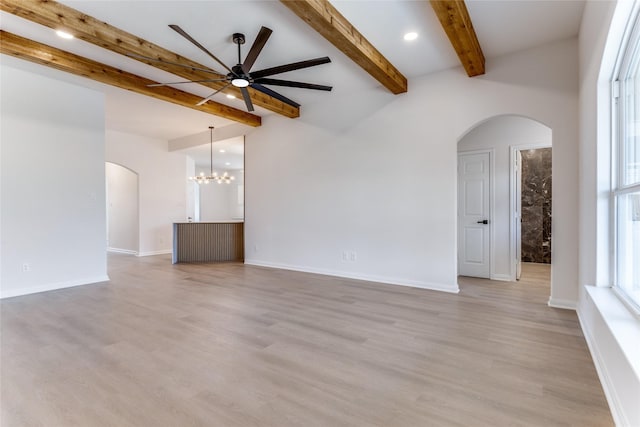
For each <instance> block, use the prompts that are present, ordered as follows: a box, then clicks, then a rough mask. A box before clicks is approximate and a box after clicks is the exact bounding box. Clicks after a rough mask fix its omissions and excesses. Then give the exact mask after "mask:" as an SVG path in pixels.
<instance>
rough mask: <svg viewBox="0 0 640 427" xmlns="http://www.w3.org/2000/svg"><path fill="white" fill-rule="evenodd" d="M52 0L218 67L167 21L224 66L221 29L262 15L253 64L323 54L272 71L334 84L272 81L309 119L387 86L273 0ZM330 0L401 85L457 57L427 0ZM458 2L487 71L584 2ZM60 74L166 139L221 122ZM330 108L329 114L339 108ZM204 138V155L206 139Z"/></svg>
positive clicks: (28, 30)
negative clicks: (313, 63) (261, 43)
mask: <svg viewBox="0 0 640 427" xmlns="http://www.w3.org/2000/svg"><path fill="white" fill-rule="evenodd" d="M61 3H64V4H66V5H69V6H71V7H73V8H75V9H78V10H80V11H82V12H84V13H87V14H89V15H91V16H93V17H95V18H97V19H100V20H102V21H105V22H108V23H109V24H111V25H114V26H116V27H119V28H121V29H123V30H125V31H128V32H130V33H133V34H135V35H138V36H140V37H142V38H144V39H147V40H150V41H152V42H154V43H156V44H158V45H160V46H162V47H164V48H167V49H169V50H171V51H174V52H177V53H179V54H181V55H183V56H185V57H188V58H190V59H193V60H195V61H196V62H199V63H201V64H203V65H207V66H210V67H211V68H213V69H216V70H218V71H221V67H220V66H219V65H218V64H216V63H215V62H214V61H213V60H211V59H210V58H209V57H208V56H206V55H205V54H204V53H203V52H201V51H200V50H198V49H197V48H196V47H194V46H193V45H192V44H190V43H189V42H188V41H186V40H185V39H184V38H182V37H181V36H179V35H178V34H177V33H175V32H174V31H173V30H171V29H170V28H168V26H167V25H168V24H178V25H180V26H181V27H182V28H183V29H184V30H185V31H187V32H188V33H190V34H191V35H192V36H193V37H194V38H196V39H197V40H198V41H200V42H201V43H202V44H203V45H204V46H206V47H207V48H208V49H209V50H210V51H211V52H213V53H214V54H215V55H216V56H217V57H219V58H220V59H222V60H223V61H225V62H226V63H227V64H228V65H229V66H231V65H234V64H235V63H236V62H237V53H236V47H235V45H234V44H233V43H232V41H231V34H232V33H234V32H242V33H244V34H245V35H246V38H247V43H246V44H245V45H244V46H243V56H244V54H246V52H247V51H248V49H249V47H250V46H251V43H253V40H254V38H255V36H256V35H257V33H258V31H259V29H260V27H261V26H263V25H264V26H267V27H269V28H271V29H272V30H273V34H272V36H271V37H270V39H269V41H268V43H267V44H266V46H265V48H264V49H263V51H262V53H261V55H260V56H259V57H258V60H257V61H256V63H255V65H254V68H253V70H259V69H261V68H267V67H272V66H275V65H281V64H286V63H290V62H296V61H300V60H304V59H311V58H315V57H321V56H329V57H330V58H331V60H332V62H331V63H330V64H325V65H320V66H317V67H314V68H309V69H305V70H298V71H293V72H290V73H286V74H279V75H277V76H274V77H276V78H286V79H291V80H299V81H304V82H311V83H318V84H326V85H332V86H333V87H334V89H333V91H332V92H330V93H328V92H320V91H312V90H305V89H295V88H278V87H273V89H275V90H276V91H278V92H281V93H282V94H283V95H285V96H287V97H290V98H291V99H293V100H295V101H297V102H299V103H300V104H302V107H301V118H300V119H297V120H311V121H312V120H313V117H310V116H313V115H317V117H318V120H320V117H322V120H331V117H328V116H327V114H328V113H327V112H326V110H327V108H324V105H328V104H331V101H332V100H334V101H336V100H341V101H342V100H344V99H349V98H353V97H355V95H354V94H362V93H365V92H369V93H380V95H376V96H392V95H388V92H387V91H386V90H385V89H383V88H381V86H380V84H379V83H378V82H377V81H376V80H374V79H373V78H372V77H370V76H369V75H368V74H367V73H366V72H364V71H363V70H362V69H360V68H359V67H358V66H357V65H355V64H354V63H353V62H352V61H351V60H350V59H348V58H347V57H346V56H345V55H344V54H343V53H342V52H340V51H338V50H337V49H336V48H335V47H334V46H333V45H331V44H330V43H329V42H327V41H326V40H325V39H324V38H323V37H322V36H320V35H319V34H318V33H316V32H315V31H314V30H313V29H311V28H310V27H309V26H307V25H306V24H305V23H304V22H303V21H302V20H301V19H300V18H298V17H297V16H295V15H294V14H293V13H292V12H291V11H289V10H288V9H287V8H286V7H285V6H283V5H282V4H281V3H280V2H279V1H275V0H263V1H249V0H233V1H223V0H214V1H204V0H202V1H143V0H138V1H130V0H129V1H115V0H111V1H108V0H84V1H69V0H63V1H62V2H61ZM331 3H332V4H334V5H335V7H336V8H337V9H338V10H339V11H340V12H341V13H342V14H343V15H344V16H345V17H346V18H347V19H349V20H350V21H351V23H352V24H354V26H355V27H356V28H357V29H358V30H359V31H360V32H361V33H362V34H363V35H364V36H365V37H366V38H367V39H368V40H369V41H370V42H371V43H372V44H373V45H374V46H376V48H377V49H378V50H379V51H380V52H381V53H382V54H383V55H385V56H386V57H387V58H388V59H389V60H390V61H391V62H392V63H393V64H394V65H395V66H396V67H397V68H398V69H399V70H400V71H401V72H402V73H403V74H404V75H405V76H406V77H407V78H408V79H409V90H411V78H414V77H418V76H422V75H425V74H429V73H432V72H435V71H439V70H443V69H447V68H451V67H456V66H459V62H458V59H457V56H456V55H455V52H454V51H453V48H452V47H451V45H450V43H449V41H448V39H447V38H446V35H445V34H444V31H443V30H442V27H441V26H440V24H439V22H438V20H437V18H436V16H435V14H434V12H433V11H432V9H431V7H430V5H429V3H428V1H401V0H350V1H346V0H333V1H332V2H331ZM466 3H467V7H468V9H469V13H470V15H471V19H472V20H473V24H474V27H475V30H476V33H477V35H478V39H479V41H480V44H481V46H482V49H483V51H484V54H485V57H486V58H487V68H488V70H489V72H490V69H491V58H493V57H496V56H500V55H504V54H508V53H511V52H515V51H518V50H523V49H527V48H531V47H535V46H539V45H542V44H545V43H548V42H551V41H554V40H561V39H566V38H569V37H573V36H576V35H577V34H578V30H579V26H580V20H581V17H582V10H583V8H584V2H583V1H576V0H571V1H563V0H555V1H544V0H491V1H486V0H467V2H466ZM0 27H1V28H2V29H4V30H6V31H10V32H13V33H16V34H18V35H22V36H24V37H28V38H31V39H34V40H37V41H40V42H43V43H46V44H49V45H53V46H55V47H58V48H61V49H64V50H67V51H71V52H73V53H77V54H79V55H82V56H85V57H88V58H91V59H94V60H97V61H100V62H103V63H106V64H109V65H112V66H115V67H118V68H121V69H124V70H126V71H130V72H133V73H135V74H138V75H141V76H144V77H147V78H150V79H153V80H156V81H162V82H167V81H176V80H182V79H181V78H179V77H178V78H176V77H175V76H172V75H170V74H169V73H166V72H164V71H160V70H158V69H156V68H154V67H151V66H148V65H145V64H142V63H140V62H138V61H136V60H134V59H131V58H128V57H125V56H122V55H118V54H115V53H112V52H109V51H106V50H104V49H101V48H98V47H96V46H94V45H91V44H88V43H85V42H83V41H81V40H77V39H74V40H71V41H67V40H63V39H61V38H58V37H56V36H55V35H54V32H53V31H52V30H51V29H49V28H44V27H41V26H39V25H37V24H33V23H31V22H29V21H25V20H23V19H21V18H18V17H15V16H13V15H10V14H7V13H4V12H2V13H1V14H0ZM408 31H416V32H417V33H418V34H419V37H418V39H417V40H415V41H413V42H405V41H404V40H403V38H402V36H403V35H404V34H405V33H406V32H408ZM243 59H244V58H243ZM65 79H66V80H71V81H74V82H78V84H82V85H85V86H89V87H92V88H95V89H96V90H100V91H103V92H105V93H106V99H107V105H106V112H107V117H106V122H107V127H108V128H111V129H115V130H121V131H125V132H130V133H136V134H141V135H144V136H149V137H153V138H159V139H165V140H169V139H174V138H178V137H181V136H185V135H192V134H195V133H198V132H203V131H204V130H206V129H207V127H208V126H210V125H213V126H216V127H221V126H225V125H228V124H230V123H231V122H230V121H229V120H225V119H222V118H219V117H214V116H211V115H208V114H205V113H202V112H199V111H196V110H191V109H189V108H184V107H179V106H176V105H173V104H168V103H165V102H162V101H158V100H155V99H152V98H149V97H145V96H142V95H138V94H134V93H131V92H127V91H124V90H120V89H116V88H112V87H108V86H106V85H103V84H99V83H95V82H90V81H88V80H87V79H84V78H81V77H75V76H68V77H65ZM177 87H179V88H180V89H182V90H185V91H188V92H192V93H194V94H196V95H200V96H203V97H204V96H207V95H208V94H210V93H211V92H212V90H211V89H209V88H206V87H204V86H200V85H197V84H187V85H180V86H177ZM350 95H352V96H350ZM215 100H216V101H218V102H222V103H225V104H229V105H232V106H234V107H237V108H244V103H243V102H242V100H239V99H235V100H229V99H227V98H226V97H225V96H224V95H223V94H220V95H217V96H216V98H215ZM340 103H342V102H335V104H340ZM314 107H315V108H314ZM347 107H349V106H344V108H347ZM256 114H259V115H261V116H263V117H265V116H268V115H271V114H274V113H271V112H269V111H267V110H264V109H261V108H259V107H257V108H256ZM334 115H335V117H334V119H335V118H337V117H338V116H339V112H337V111H336V112H335V114H334ZM205 148H207V150H206V151H207V161H206V164H208V145H207V146H206V147H205ZM201 161H202V159H201ZM201 161H200V162H201Z"/></svg>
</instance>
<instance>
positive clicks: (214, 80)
mask: <svg viewBox="0 0 640 427" xmlns="http://www.w3.org/2000/svg"><path fill="white" fill-rule="evenodd" d="M224 81H227V79H226V78H224V79H207V80H186V81H181V82H169V83H154V84H151V85H147V87H159V86H169V85H181V84H185V83H211V82H224Z"/></svg>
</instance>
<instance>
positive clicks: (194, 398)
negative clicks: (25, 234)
mask: <svg viewBox="0 0 640 427" xmlns="http://www.w3.org/2000/svg"><path fill="white" fill-rule="evenodd" d="M548 271H549V270H548V267H546V266H540V265H528V266H526V268H525V273H524V275H523V280H522V281H521V282H520V283H518V284H514V283H506V282H492V281H489V280H479V279H470V278H460V284H461V289H462V292H461V293H460V294H459V295H453V294H446V293H441V292H434V291H427V290H420V289H413V288H406V287H401V286H393V285H380V284H373V283H368V282H361V281H355V280H344V279H337V278H331V277H325V276H319V275H313V274H305V273H297V272H289V271H281V270H272V269H266V268H259V267H251V266H243V265H241V264H218V265H177V266H172V265H171V263H170V259H169V257H168V256H157V257H147V258H135V257H129V256H124V255H110V257H109V274H110V277H111V279H112V280H111V282H110V283H108V284H106V283H105V284H98V285H89V286H84V287H78V288H71V289H65V290H60V291H53V292H47V293H42V294H36V295H31V296H24V297H18V298H11V299H6V300H3V301H2V302H1V320H2V329H1V332H2V341H1V362H2V365H1V375H2V377H1V386H2V396H1V406H2V407H1V415H2V416H1V425H2V427H13V426H20V427H22V426H47V427H49V426H53V427H58V426H83V427H91V426H118V427H120V426H154V427H156V426H224V427H226V426H278V427H280V426H305V427H307V426H331V427H333V426H518V425H522V426H568V425H573V426H609V425H612V424H613V422H612V419H611V416H610V413H609V410H608V408H607V404H606V401H605V397H604V395H603V392H602V388H601V386H600V384H599V382H598V379H597V377H596V372H595V369H594V366H593V363H592V361H591V358H590V356H589V352H588V350H587V346H586V344H585V341H584V338H583V336H582V333H581V331H580V329H579V326H578V321H577V318H576V315H575V313H574V312H572V311H567V310H560V309H553V308H549V307H547V305H546V303H547V299H548V297H549V289H548Z"/></svg>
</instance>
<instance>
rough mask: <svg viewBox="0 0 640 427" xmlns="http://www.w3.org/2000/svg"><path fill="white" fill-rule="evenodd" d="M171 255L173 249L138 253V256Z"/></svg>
mask: <svg viewBox="0 0 640 427" xmlns="http://www.w3.org/2000/svg"><path fill="white" fill-rule="evenodd" d="M171 253H173V249H162V250H160V251H149V252H138V254H137V255H138V256H153V255H166V254H171Z"/></svg>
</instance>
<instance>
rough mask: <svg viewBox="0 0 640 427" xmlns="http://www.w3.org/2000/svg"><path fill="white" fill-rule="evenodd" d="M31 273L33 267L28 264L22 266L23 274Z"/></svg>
mask: <svg viewBox="0 0 640 427" xmlns="http://www.w3.org/2000/svg"><path fill="white" fill-rule="evenodd" d="M29 271H31V266H30V265H29V264H28V263H26V262H25V263H24V264H22V272H23V273H28V272H29Z"/></svg>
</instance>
